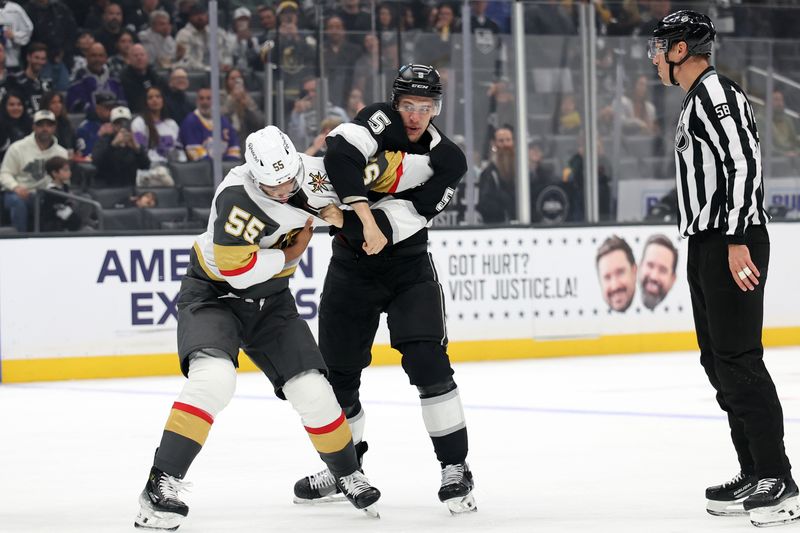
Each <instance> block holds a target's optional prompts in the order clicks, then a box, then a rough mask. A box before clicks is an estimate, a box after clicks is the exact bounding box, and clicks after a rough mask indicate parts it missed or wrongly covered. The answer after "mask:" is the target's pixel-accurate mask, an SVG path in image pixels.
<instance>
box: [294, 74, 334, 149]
mask: <svg viewBox="0 0 800 533" xmlns="http://www.w3.org/2000/svg"><path fill="white" fill-rule="evenodd" d="M316 102H317V80H316V78H310V79H307V80H305V81H304V82H303V91H302V93H301V96H300V98H298V99H297V100H296V101H295V103H294V108H293V109H292V113H291V115H290V116H289V131H288V133H289V137H290V138H291V139H292V142H294V144H295V145H297V146H309V145H310V144H311V141H312V139H313V138H314V137H316V136H317V132H318V131H319V124H320V117H319V116H318V113H317V108H316ZM324 115H325V116H324V117H322V118H327V117H339V118H341V119H342V120H343V121H347V120H349V119H348V118H347V113H345V111H344V109H342V108H341V107H336V106H334V105H333V104H331V103H330V102H328V103H327V105H325V113H324Z"/></svg>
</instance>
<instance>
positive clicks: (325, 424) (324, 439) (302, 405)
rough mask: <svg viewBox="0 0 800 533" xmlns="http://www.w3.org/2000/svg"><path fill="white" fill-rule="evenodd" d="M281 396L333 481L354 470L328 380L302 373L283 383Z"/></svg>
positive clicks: (353, 456)
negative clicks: (299, 422) (295, 414)
mask: <svg viewBox="0 0 800 533" xmlns="http://www.w3.org/2000/svg"><path fill="white" fill-rule="evenodd" d="M283 394H284V395H285V396H286V399H287V400H289V402H290V403H291V404H292V406H293V407H294V409H295V411H297V413H298V414H299V415H300V419H301V420H302V422H303V426H305V429H306V432H307V433H308V436H309V438H310V439H311V443H312V444H313V445H314V448H315V449H316V450H317V453H319V456H320V458H321V459H322V460H323V461H324V462H325V464H326V465H327V466H328V470H330V471H331V473H333V475H334V476H335V477H336V478H337V479H338V478H340V477H342V476H348V475H350V474H352V473H353V472H355V471H356V470H358V466H359V465H358V459H357V458H356V450H355V447H354V446H353V436H352V434H351V433H350V426H349V425H348V424H347V419H346V418H345V414H344V411H343V410H342V408H341V407H340V406H339V403H338V402H337V401H336V396H335V395H334V394H333V389H332V388H331V385H330V383H328V380H327V379H325V377H324V376H323V375H322V374H320V373H319V371H317V370H311V371H308V372H304V373H302V374H300V375H298V376H295V377H293V378H292V379H290V380H289V381H287V382H286V384H285V385H284V386H283Z"/></svg>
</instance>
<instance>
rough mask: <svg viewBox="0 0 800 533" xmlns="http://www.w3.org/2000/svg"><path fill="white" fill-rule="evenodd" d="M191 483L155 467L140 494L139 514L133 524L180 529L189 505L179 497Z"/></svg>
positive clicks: (157, 528)
mask: <svg viewBox="0 0 800 533" xmlns="http://www.w3.org/2000/svg"><path fill="white" fill-rule="evenodd" d="M190 486H191V483H187V482H185V481H183V480H180V479H177V478H174V477H172V476H170V475H169V474H166V473H164V472H162V471H161V470H159V469H157V468H156V467H153V468H152V469H151V470H150V475H149V476H148V477H147V484H146V485H145V487H144V490H143V491H142V493H141V494H140V495H139V514H137V515H136V520H135V521H134V523H133V525H134V526H136V527H138V528H143V529H155V530H168V531H174V530H176V529H178V526H180V525H181V522H182V521H183V519H184V518H185V517H186V515H188V514H189V507H188V506H187V505H186V504H185V503H183V502H182V501H181V500H180V498H179V497H178V493H180V492H181V491H184V490H188V488H189V487H190Z"/></svg>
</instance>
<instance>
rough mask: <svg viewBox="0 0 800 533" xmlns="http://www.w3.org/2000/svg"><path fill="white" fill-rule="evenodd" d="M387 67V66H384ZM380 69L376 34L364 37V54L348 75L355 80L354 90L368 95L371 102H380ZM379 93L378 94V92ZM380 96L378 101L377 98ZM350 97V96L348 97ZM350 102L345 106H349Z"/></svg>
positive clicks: (389, 70)
mask: <svg viewBox="0 0 800 533" xmlns="http://www.w3.org/2000/svg"><path fill="white" fill-rule="evenodd" d="M384 66H386V65H384ZM379 68H380V43H379V42H378V38H377V37H376V36H375V34H374V33H368V34H366V35H365V36H364V48H363V53H361V55H360V57H359V58H358V59H357V60H356V62H355V68H354V69H353V71H352V73H350V74H349V75H348V78H349V79H352V80H353V88H355V89H358V90H359V91H361V94H362V95H367V99H368V100H369V101H380V99H381V97H382V95H381V94H380V89H379V87H380V78H379V76H378V69H379ZM392 70H393V69H384V72H392ZM376 91H377V92H376ZM376 95H377V96H378V98H377V99H376V98H375V96H376ZM348 96H349V95H348ZM347 104H348V102H345V103H344V105H345V106H347Z"/></svg>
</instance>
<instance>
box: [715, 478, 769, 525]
mask: <svg viewBox="0 0 800 533" xmlns="http://www.w3.org/2000/svg"><path fill="white" fill-rule="evenodd" d="M757 484H758V478H756V476H754V475H752V474H750V475H745V474H742V473H741V472H739V473H738V474H736V476H734V478H733V479H731V480H730V481H726V482H725V483H723V484H722V485H714V486H713V487H708V488H707V489H706V499H707V500H708V503H707V504H706V511H708V514H712V515H714V516H741V515H745V514H747V511H745V510H744V506H743V505H742V502H744V500H745V499H746V498H747V497H748V496H750V495H751V494H753V492H755V490H756V485H757Z"/></svg>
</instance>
